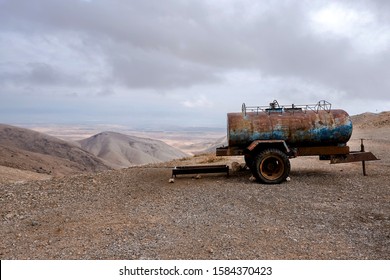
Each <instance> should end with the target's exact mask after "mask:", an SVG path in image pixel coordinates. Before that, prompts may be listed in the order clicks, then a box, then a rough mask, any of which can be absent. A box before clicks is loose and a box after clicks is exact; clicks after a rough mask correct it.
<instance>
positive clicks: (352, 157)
mask: <svg viewBox="0 0 390 280" xmlns="http://www.w3.org/2000/svg"><path fill="white" fill-rule="evenodd" d="M373 160H379V159H378V158H377V157H376V156H374V154H373V153H371V152H360V151H353V152H350V153H349V154H347V155H334V156H332V157H331V159H330V163H331V164H336V163H348V162H358V161H362V162H363V161H373Z"/></svg>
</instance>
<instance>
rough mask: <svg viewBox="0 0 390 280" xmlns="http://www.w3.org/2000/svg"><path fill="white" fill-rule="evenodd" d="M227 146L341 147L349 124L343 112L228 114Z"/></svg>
mask: <svg viewBox="0 0 390 280" xmlns="http://www.w3.org/2000/svg"><path fill="white" fill-rule="evenodd" d="M227 121H228V126H227V127H228V132H227V134H228V144H229V146H230V147H244V148H245V147H247V146H248V145H250V143H252V142H253V141H255V140H284V141H286V143H287V144H288V145H290V146H292V147H305V146H332V145H333V146H343V145H345V144H346V143H347V142H348V140H349V139H350V138H351V135H352V121H351V118H350V117H349V115H348V113H347V112H345V111H343V110H318V111H312V110H286V111H285V110H278V111H272V110H269V111H267V110H266V111H261V112H248V113H228V115H227Z"/></svg>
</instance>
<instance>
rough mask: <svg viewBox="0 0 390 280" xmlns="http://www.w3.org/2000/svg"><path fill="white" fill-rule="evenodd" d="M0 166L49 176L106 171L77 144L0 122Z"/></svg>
mask: <svg viewBox="0 0 390 280" xmlns="http://www.w3.org/2000/svg"><path fill="white" fill-rule="evenodd" d="M0 165H2V166H6V167H10V168H16V169H20V170H27V171H33V172H38V173H43V174H51V175H67V174H74V173H77V172H84V171H87V172H89V171H102V170H108V169H109V167H108V166H106V165H105V164H104V163H103V162H102V161H101V160H100V159H98V158H97V157H95V156H94V155H92V154H90V153H88V152H86V151H84V150H82V149H81V148H79V147H77V146H76V145H72V144H70V143H68V142H66V141H63V140H60V139H57V138H55V137H52V136H49V135H46V134H43V133H39V132H36V131H33V130H29V129H25V128H20V127H15V126H10V125H5V124H0Z"/></svg>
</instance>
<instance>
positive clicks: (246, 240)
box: [0, 116, 390, 259]
mask: <svg viewBox="0 0 390 280" xmlns="http://www.w3.org/2000/svg"><path fill="white" fill-rule="evenodd" d="M381 117H382V118H384V122H380V121H379V122H372V120H370V121H371V123H372V125H371V126H367V125H366V124H367V119H366V117H361V118H362V120H359V119H358V120H357V121H356V122H357V125H355V129H354V133H353V136H352V140H351V141H350V143H349V145H350V147H351V149H353V150H359V149H360V140H359V139H360V138H365V139H367V140H365V146H366V150H369V151H372V152H373V153H374V154H375V155H377V156H378V157H379V158H380V159H381V160H380V161H375V162H368V163H367V173H368V176H363V175H362V171H361V163H349V164H338V165H330V164H329V163H328V162H323V161H318V159H317V158H316V157H306V158H305V157H302V158H296V159H292V160H291V166H292V168H291V173H290V178H291V180H290V181H288V182H287V181H286V182H284V183H283V184H280V185H261V184H258V183H256V182H253V181H251V180H250V179H249V178H250V177H251V175H250V173H249V171H247V170H236V171H231V172H230V176H229V177H227V176H226V175H224V174H209V175H207V174H205V175H201V176H198V177H195V176H192V175H182V176H178V178H176V179H175V182H174V183H169V182H168V180H169V178H170V177H171V168H172V167H173V166H178V165H192V164H229V165H232V162H239V163H242V162H243V159H242V158H239V157H238V158H217V157H215V156H213V155H212V154H209V155H202V156H195V157H188V158H185V159H180V160H174V161H170V162H165V163H157V164H149V165H144V166H136V167H130V168H125V169H120V170H107V171H99V172H95V173H84V174H77V175H67V176H63V177H53V176H49V175H48V174H38V173H37V175H39V176H38V177H34V176H33V175H34V174H33V172H30V173H28V174H27V173H23V176H22V177H21V178H20V179H17V180H16V179H15V177H13V176H18V174H17V172H16V171H15V170H13V172H16V173H14V174H11V175H10V176H8V178H7V177H6V176H4V174H9V173H6V172H5V173H4V172H3V173H1V174H3V175H2V180H0V204H1V207H0V223H1V226H0V236H1V238H0V258H1V259H389V258H390V172H389V171H390V126H389V125H388V121H387V123H386V118H387V116H384V117H383V116H381ZM2 168H3V167H2ZM8 171H9V170H8ZM9 172H10V171H9ZM28 175H31V177H29V176H28Z"/></svg>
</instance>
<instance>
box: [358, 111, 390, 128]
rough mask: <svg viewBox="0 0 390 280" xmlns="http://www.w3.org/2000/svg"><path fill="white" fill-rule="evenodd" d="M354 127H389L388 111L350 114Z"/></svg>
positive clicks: (389, 113)
mask: <svg viewBox="0 0 390 280" xmlns="http://www.w3.org/2000/svg"><path fill="white" fill-rule="evenodd" d="M351 118H352V123H353V125H354V127H356V128H382V127H390V111H386V112H381V113H379V114H376V113H369V112H366V113H363V114H359V115H355V116H351Z"/></svg>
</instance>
